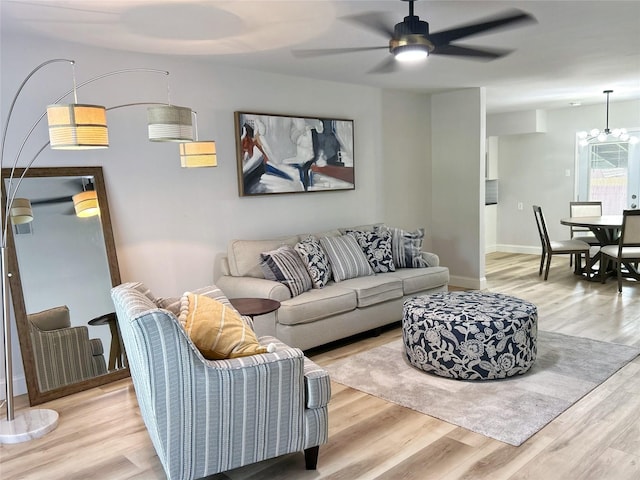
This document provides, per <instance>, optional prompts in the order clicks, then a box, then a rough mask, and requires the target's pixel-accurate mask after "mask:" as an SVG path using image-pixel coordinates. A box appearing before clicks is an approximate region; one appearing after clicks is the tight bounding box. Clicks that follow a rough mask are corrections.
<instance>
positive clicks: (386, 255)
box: [347, 230, 396, 273]
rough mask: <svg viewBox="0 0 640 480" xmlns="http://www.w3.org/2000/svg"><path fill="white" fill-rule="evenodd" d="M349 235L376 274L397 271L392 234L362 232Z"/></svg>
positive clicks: (356, 231) (350, 232)
mask: <svg viewBox="0 0 640 480" xmlns="http://www.w3.org/2000/svg"><path fill="white" fill-rule="evenodd" d="M347 233H348V234H349V235H352V236H353V237H354V238H355V239H356V241H357V242H358V245H360V248H361V249H362V251H363V252H364V254H365V256H366V257H367V261H368V262H369V265H371V268H372V269H373V271H374V272H375V273H386V272H393V271H394V270H395V269H396V266H395V264H394V263H393V254H392V251H391V233H389V232H363V231H360V230H352V231H349V232H347Z"/></svg>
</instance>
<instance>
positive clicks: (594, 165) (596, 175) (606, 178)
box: [576, 132, 640, 215]
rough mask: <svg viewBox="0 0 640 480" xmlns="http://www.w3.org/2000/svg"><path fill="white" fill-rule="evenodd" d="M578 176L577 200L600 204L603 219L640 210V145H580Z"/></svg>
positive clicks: (609, 143)
mask: <svg viewBox="0 0 640 480" xmlns="http://www.w3.org/2000/svg"><path fill="white" fill-rule="evenodd" d="M630 133H632V134H634V135H636V136H638V135H639V134H640V132H630ZM577 172H578V174H577V190H578V191H577V195H576V197H577V199H578V200H586V201H589V200H591V201H593V200H600V201H601V202H602V214H603V215H620V214H622V210H624V209H627V208H638V195H639V194H640V144H639V143H637V142H632V141H607V142H598V141H597V140H596V141H595V142H591V143H587V144H586V145H580V144H578V147H577Z"/></svg>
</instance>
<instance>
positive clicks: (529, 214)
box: [497, 100, 640, 254]
mask: <svg viewBox="0 0 640 480" xmlns="http://www.w3.org/2000/svg"><path fill="white" fill-rule="evenodd" d="M605 113H606V112H605V106H604V102H603V104H602V105H591V106H583V107H567V108H563V109H557V110H549V111H547V132H546V133H533V134H525V135H509V136H501V137H500V138H499V162H498V164H499V167H498V178H499V179H500V187H499V188H500V200H499V202H498V215H497V218H498V233H497V249H498V250H499V251H505V252H520V253H532V254H537V253H539V252H540V239H539V237H538V232H537V230H536V226H535V220H534V217H533V210H532V206H533V205H540V206H541V207H542V210H543V212H544V215H545V219H546V222H547V227H548V229H549V236H550V237H552V238H557V239H567V238H569V228H568V227H566V226H562V225H560V219H561V218H563V217H567V216H568V214H569V202H570V201H571V200H573V195H574V184H575V148H576V145H575V136H576V133H577V132H579V131H583V130H586V131H588V130H591V129H592V128H601V129H602V128H604V126H605V121H606V118H605ZM609 125H610V127H611V128H614V127H616V126H619V127H626V128H637V127H640V101H638V100H635V101H628V102H613V101H612V102H611V104H610V106H609ZM567 171H568V172H569V176H567V175H566V173H567ZM518 203H522V204H523V209H522V210H518Z"/></svg>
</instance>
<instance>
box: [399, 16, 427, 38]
mask: <svg viewBox="0 0 640 480" xmlns="http://www.w3.org/2000/svg"><path fill="white" fill-rule="evenodd" d="M393 33H394V35H393V36H394V37H395V38H400V37H403V36H405V35H424V36H425V37H426V36H428V35H429V24H428V23H427V22H425V21H423V20H420V17H418V16H417V15H409V16H407V17H404V20H403V21H402V22H400V23H397V24H396V26H395V28H394V29H393Z"/></svg>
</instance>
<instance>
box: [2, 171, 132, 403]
mask: <svg viewBox="0 0 640 480" xmlns="http://www.w3.org/2000/svg"><path fill="white" fill-rule="evenodd" d="M24 170H25V169H24V168H16V169H15V171H14V175H13V176H14V179H16V178H19V177H20V176H21V175H22V174H23V173H24ZM10 175H11V169H10V168H3V169H2V195H3V196H6V187H5V180H6V179H8V178H10ZM70 176H73V177H83V176H93V178H94V185H95V190H96V192H97V194H98V202H99V203H100V220H101V223H102V233H103V236H104V242H105V248H106V253H107V261H108V264H109V272H110V275H111V285H112V286H116V285H119V284H120V283H121V280H120V270H119V268H118V258H117V255H116V247H115V241H114V238H113V229H112V227H111V216H110V213H109V203H108V201H107V191H106V188H105V184H104V177H103V174H102V167H40V168H30V169H28V170H27V172H26V174H25V178H36V177H70ZM10 230H11V234H9V232H8V234H7V264H8V269H9V274H10V275H9V285H10V288H11V298H12V301H13V311H14V316H15V320H16V326H17V331H18V338H19V341H20V351H21V353H22V363H23V366H24V374H25V380H26V383H27V392H28V395H29V403H30V405H39V404H41V403H45V402H48V401H50V400H53V399H56V398H60V397H63V396H66V395H70V394H72V393H77V392H80V391H83V390H87V389H89V388H93V387H97V386H99V385H104V384H106V383H110V382H113V381H115V380H119V379H122V378H126V377H128V376H129V368H128V367H124V368H122V369H120V370H117V371H113V372H108V373H106V374H104V375H100V376H97V377H94V378H91V379H89V380H83V381H81V382H77V383H73V384H70V385H65V386H63V387H60V388H56V389H52V390H47V391H40V388H39V386H38V379H37V374H36V363H35V358H34V353H33V348H32V346H31V340H30V335H29V326H28V320H27V311H26V307H25V301H24V292H23V289H22V281H21V279H20V269H19V266H18V257H17V254H16V248H15V242H14V238H13V230H12V229H10Z"/></svg>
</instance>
